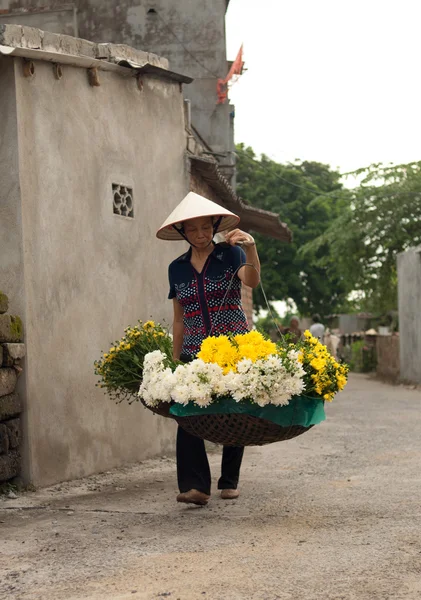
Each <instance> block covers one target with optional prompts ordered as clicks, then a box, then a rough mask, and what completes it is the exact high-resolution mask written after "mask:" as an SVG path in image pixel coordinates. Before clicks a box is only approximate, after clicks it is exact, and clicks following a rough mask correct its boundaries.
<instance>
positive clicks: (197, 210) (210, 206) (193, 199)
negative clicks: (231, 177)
mask: <svg viewBox="0 0 421 600" xmlns="http://www.w3.org/2000/svg"><path fill="white" fill-rule="evenodd" d="M198 217H222V220H221V222H220V224H219V227H218V228H217V230H216V231H215V233H217V232H218V231H225V230H227V229H233V228H234V227H235V226H236V225H237V224H238V222H239V221H240V217H237V215H235V214H234V213H232V212H230V211H229V210H227V209H226V208H223V207H222V206H219V204H216V203H215V202H212V201H211V200H208V199H207V198H204V197H203V196H199V194H195V192H189V193H188V194H187V196H186V197H185V198H184V199H183V200H182V201H181V202H180V204H179V205H178V206H177V207H176V208H175V209H174V210H173V211H172V213H171V214H170V216H169V217H168V218H167V219H166V221H165V222H164V223H163V224H162V225H161V227H160V228H159V229H158V232H157V234H156V237H158V238H159V239H161V240H182V239H184V238H183V236H182V235H180V234H179V233H178V231H176V230H175V229H174V227H173V225H177V227H181V223H183V222H184V221H189V220H190V219H197V218H198Z"/></svg>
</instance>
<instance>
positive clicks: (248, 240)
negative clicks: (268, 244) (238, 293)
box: [225, 229, 260, 288]
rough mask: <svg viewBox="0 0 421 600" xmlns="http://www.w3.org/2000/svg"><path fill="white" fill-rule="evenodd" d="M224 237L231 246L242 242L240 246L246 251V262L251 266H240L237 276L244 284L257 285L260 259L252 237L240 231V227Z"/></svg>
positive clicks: (253, 286)
mask: <svg viewBox="0 0 421 600" xmlns="http://www.w3.org/2000/svg"><path fill="white" fill-rule="evenodd" d="M225 239H226V241H227V243H228V244H231V245H232V246H234V245H235V244H238V242H242V248H243V250H244V252H245V253H246V262H247V263H249V264H250V265H253V266H252V267H249V266H248V265H244V267H241V269H239V271H238V277H239V279H241V281H242V282H243V283H244V284H245V285H248V286H249V287H251V288H255V287H257V286H258V285H259V283H260V260H259V255H258V254H257V248H256V242H255V241H254V238H253V237H252V236H251V235H250V234H249V233H246V232H245V231H241V229H234V230H233V231H230V232H229V233H227V234H226V236H225Z"/></svg>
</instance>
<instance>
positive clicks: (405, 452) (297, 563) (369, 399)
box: [0, 375, 421, 600]
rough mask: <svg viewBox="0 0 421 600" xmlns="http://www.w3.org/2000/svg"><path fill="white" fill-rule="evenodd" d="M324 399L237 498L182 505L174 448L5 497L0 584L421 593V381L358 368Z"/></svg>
mask: <svg viewBox="0 0 421 600" xmlns="http://www.w3.org/2000/svg"><path fill="white" fill-rule="evenodd" d="M327 408H328V420H327V421H326V422H325V423H324V424H321V425H319V426H318V427H315V428H313V430H312V431H310V432H308V433H306V434H305V435H303V436H301V437H300V438H297V439H295V440H291V441H289V442H281V443H278V444H272V445H270V446H266V447H264V448H253V449H248V450H246V458H245V464H244V468H243V472H242V481H241V491H242V496H241V497H240V499H239V500H238V501H229V502H227V501H223V500H221V499H220V498H218V496H217V495H215V496H214V497H213V498H212V501H211V503H210V504H209V506H208V507H206V508H196V507H186V506H183V505H177V504H176V503H175V494H176V488H175V478H174V461H173V459H172V458H163V459H161V460H157V461H147V462H145V463H143V464H140V465H134V466H130V467H128V468H125V469H121V470H118V471H113V472H110V473H106V474H104V475H101V476H96V477H92V478H89V479H85V480H81V481H78V482H72V483H67V484H62V485H60V486H55V487H52V488H48V489H46V490H41V491H38V492H33V493H28V494H25V495H22V496H19V498H17V499H14V500H10V499H0V598H1V599H3V598H5V599H6V598H7V599H22V600H27V599H37V600H38V599H39V600H41V599H42V600H80V599H84V600H86V599H92V600H94V599H95V600H122V599H128V598H131V599H142V600H152V599H154V598H169V599H170V600H176V599H177V598H179V599H180V600H190V599H192V600H196V599H199V598H200V599H203V598H205V599H206V598H207V599H208V600H226V599H229V600H275V599H282V600H284V599H285V600H318V599H320V600H354V599H355V600H383V599H391V600H392V599H393V600H401V599H402V600H403V599H405V600H407V599H411V600H412V599H413V600H415V599H417V600H419V599H420V598H421V526H420V517H421V506H420V505H421V502H420V496H421V494H420V492H421V475H420V464H421V463H420V458H421V436H420V431H421V416H420V408H421V393H420V391H417V390H411V389H407V388H403V387H392V386H388V385H385V384H382V383H379V382H376V381H373V380H370V379H368V378H366V377H365V376H356V375H354V376H352V378H351V382H350V384H349V386H348V387H347V389H346V391H345V392H344V393H342V394H341V395H340V396H339V397H338V398H337V399H336V401H335V402H334V403H333V404H332V405H329V406H328V407H327ZM219 460H220V457H219V454H214V455H213V456H212V459H211V462H212V464H213V467H214V468H213V474H214V477H215V479H216V478H217V475H218V468H217V467H218V464H219Z"/></svg>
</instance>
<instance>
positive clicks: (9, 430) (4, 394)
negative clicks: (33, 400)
mask: <svg viewBox="0 0 421 600" xmlns="http://www.w3.org/2000/svg"><path fill="white" fill-rule="evenodd" d="M8 305H9V301H8V298H7V296H6V295H5V294H3V293H2V292H0V483H4V482H6V481H8V480H10V479H12V478H13V477H16V476H17V475H20V472H21V453H20V441H21V437H22V436H21V420H20V414H21V410H22V409H21V401H20V397H19V395H18V394H17V393H16V383H17V378H18V376H19V374H20V372H21V370H22V368H21V366H20V361H21V359H22V358H23V357H24V355H25V346H24V344H22V343H20V342H21V341H22V322H21V320H20V318H19V317H15V316H12V315H10V314H8V313H7V310H8Z"/></svg>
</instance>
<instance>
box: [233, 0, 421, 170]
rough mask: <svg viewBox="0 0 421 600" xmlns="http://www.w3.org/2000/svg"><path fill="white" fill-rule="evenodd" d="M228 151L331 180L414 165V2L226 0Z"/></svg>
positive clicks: (418, 80)
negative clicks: (333, 174)
mask: <svg viewBox="0 0 421 600" xmlns="http://www.w3.org/2000/svg"><path fill="white" fill-rule="evenodd" d="M242 42H243V43H244V52H245V56H244V58H245V61H246V68H247V69H248V71H247V72H246V73H245V74H244V75H243V76H242V77H241V78H240V80H239V81H238V82H237V83H236V84H235V85H234V86H233V88H232V90H231V93H230V98H231V101H232V102H233V103H234V104H235V107H236V119H235V128H236V142H244V143H245V144H247V145H250V146H252V147H253V148H254V150H255V151H256V152H257V153H258V154H260V153H261V152H264V153H265V154H267V155H268V156H269V157H271V158H273V159H274V160H277V161H279V162H287V161H293V160H294V159H296V158H299V159H302V160H317V161H320V162H325V163H328V164H330V165H331V166H332V167H338V168H339V170H340V171H341V172H345V171H349V170H353V169H356V168H358V167H363V166H367V165H368V164H370V163H373V162H386V163H387V162H394V163H402V162H410V161H413V160H421V64H420V63H421V2H420V0H352V1H350V0H259V1H258V2H256V1H255V0H231V3H230V7H229V9H228V13H227V43H228V58H229V59H231V60H232V59H234V58H235V56H236V54H237V51H238V49H239V47H240V45H241V43H242Z"/></svg>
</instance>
